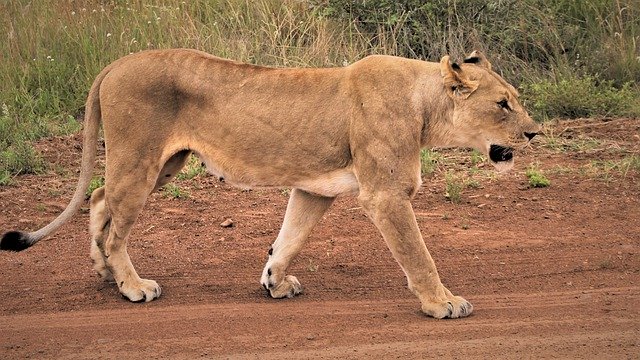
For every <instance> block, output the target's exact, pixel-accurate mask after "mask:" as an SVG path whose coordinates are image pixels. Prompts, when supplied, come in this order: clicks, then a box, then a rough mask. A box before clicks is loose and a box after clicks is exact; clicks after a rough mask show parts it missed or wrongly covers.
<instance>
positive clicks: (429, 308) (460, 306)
mask: <svg viewBox="0 0 640 360" xmlns="http://www.w3.org/2000/svg"><path fill="white" fill-rule="evenodd" d="M422 312H423V313H425V314H426V315H429V316H431V317H434V318H436V319H445V318H450V319H456V318H461V317H466V316H469V315H471V313H472V312H473V305H471V303H470V302H468V301H467V300H465V299H463V298H461V297H460V296H454V297H452V298H450V299H448V300H445V301H431V302H426V303H423V304H422Z"/></svg>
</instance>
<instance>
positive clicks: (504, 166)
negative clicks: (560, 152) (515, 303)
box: [440, 51, 540, 171]
mask: <svg viewBox="0 0 640 360" xmlns="http://www.w3.org/2000/svg"><path fill="white" fill-rule="evenodd" d="M440 72H441V75H442V78H443V83H444V86H445V89H446V92H447V94H448V95H449V97H450V98H451V99H453V102H454V109H453V119H452V121H453V126H454V128H455V129H456V131H455V135H454V136H456V141H455V142H456V143H457V144H456V145H458V146H470V147H473V148H475V149H477V150H478V151H481V152H482V153H484V154H485V155H487V156H488V157H489V159H491V162H492V163H493V165H494V166H495V167H496V169H497V170H498V171H506V170H509V169H510V168H512V167H513V153H514V149H517V148H522V147H524V146H526V145H527V144H528V142H529V141H530V140H531V139H532V138H533V137H534V136H535V135H536V134H537V133H538V132H539V131H540V126H539V125H538V124H537V123H535V122H534V121H533V119H531V117H529V114H527V112H526V111H525V109H524V108H523V107H522V106H521V105H520V103H519V102H518V96H519V94H518V91H517V90H516V89H515V88H514V87H513V86H511V85H510V84H509V83H507V82H506V81H505V80H504V79H503V78H502V77H501V76H500V75H498V74H497V73H495V72H494V71H493V70H491V64H490V63H489V61H487V59H486V58H485V57H484V56H483V55H482V54H481V53H479V52H477V51H474V52H472V53H471V54H470V55H469V56H468V57H467V58H466V59H465V60H464V62H463V63H462V64H460V65H458V64H456V63H451V61H450V60H449V56H445V57H443V58H442V60H441V61H440Z"/></svg>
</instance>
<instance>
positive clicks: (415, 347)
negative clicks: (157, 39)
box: [0, 119, 640, 359]
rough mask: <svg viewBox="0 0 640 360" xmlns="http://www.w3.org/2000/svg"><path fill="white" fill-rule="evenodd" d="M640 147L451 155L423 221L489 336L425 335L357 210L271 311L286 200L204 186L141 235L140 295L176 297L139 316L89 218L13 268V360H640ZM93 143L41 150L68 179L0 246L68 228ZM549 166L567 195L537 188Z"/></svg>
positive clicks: (566, 133)
mask: <svg viewBox="0 0 640 360" xmlns="http://www.w3.org/2000/svg"><path fill="white" fill-rule="evenodd" d="M639 134H640V120H632V119H609V120H579V121H562V122H559V123H555V124H553V123H552V124H548V125H547V126H546V135H547V136H546V137H539V138H537V139H536V140H535V141H534V144H533V146H532V148H531V149H528V150H526V151H525V152H524V153H520V154H519V155H520V157H519V158H517V161H518V163H517V165H516V168H515V169H514V171H512V172H510V173H508V174H504V175H496V174H494V173H493V171H492V170H491V169H490V165H488V164H486V162H480V163H478V162H477V161H478V156H477V155H473V154H471V153H470V152H468V151H452V150H447V151H439V152H437V154H435V155H433V156H434V157H435V159H436V162H435V166H434V168H435V169H434V171H433V173H432V174H430V175H429V174H427V175H425V179H424V180H425V181H424V185H423V187H422V189H421V191H420V192H419V193H418V195H417V196H416V198H415V200H414V201H413V205H414V209H415V212H416V216H417V219H418V222H419V224H420V227H421V229H422V233H423V236H424V239H425V241H426V243H427V246H428V248H429V249H430V251H431V253H432V255H433V257H434V258H435V260H436V264H437V265H438V268H439V271H440V275H441V278H442V281H443V282H444V283H445V284H446V285H447V286H448V287H449V288H450V289H451V290H452V291H453V292H454V293H456V294H459V295H462V296H464V297H466V298H467V299H468V300H469V301H471V302H472V303H473V304H474V309H475V311H474V313H473V315H472V316H471V317H468V318H465V319H457V320H435V319H432V318H428V317H425V316H423V315H421V313H420V312H419V302H418V300H417V299H416V298H415V297H414V296H413V295H412V294H411V293H410V291H409V290H407V288H406V280H405V278H404V276H403V273H402V271H401V270H400V268H399V266H398V265H397V264H396V262H395V261H394V260H393V258H392V257H391V254H390V252H389V251H388V249H387V248H386V247H385V244H384V242H383V240H382V238H381V236H380V235H379V234H378V232H377V231H376V229H375V228H374V226H373V225H372V224H371V223H370V221H368V219H367V217H366V216H365V215H364V213H363V211H362V210H361V209H360V208H359V205H358V203H357V201H356V200H355V199H353V198H341V199H339V200H338V201H337V202H336V203H335V204H334V206H333V207H332V208H331V209H330V211H329V212H328V213H327V214H326V216H325V217H324V219H323V220H322V221H321V223H320V224H319V225H318V226H317V228H316V229H315V230H314V232H313V233H312V235H311V237H310V239H309V242H308V244H307V246H306V247H305V248H304V250H303V251H302V253H301V254H300V256H299V257H298V258H297V260H296V262H295V263H294V265H293V266H292V268H291V269H290V271H289V273H291V274H295V275H297V276H298V278H299V279H300V281H301V282H302V284H303V286H304V287H305V290H304V293H303V294H302V295H301V296H299V297H297V298H295V299H285V300H273V299H270V298H268V297H267V296H266V294H265V293H264V291H263V289H262V287H261V286H260V284H259V278H260V274H261V271H262V266H263V265H264V262H265V261H266V257H267V250H268V248H269V245H270V243H271V242H272V241H273V240H274V239H275V236H276V235H277V232H278V228H279V225H280V221H281V219H282V216H283V213H284V209H285V206H286V202H287V190H283V189H277V190H276V189H272V190H252V191H242V190H239V189H236V188H233V187H230V186H228V185H226V184H224V183H220V182H219V181H218V180H217V179H215V178H214V177H208V176H203V175H198V176H196V177H195V178H193V179H189V180H180V181H176V182H175V184H177V186H178V187H177V188H173V189H172V191H165V192H163V193H156V194H154V195H152V196H151V197H150V199H149V201H148V203H147V206H146V208H145V211H144V213H143V214H142V215H141V216H140V218H139V221H138V222H137V225H136V227H135V229H134V231H133V233H132V237H131V239H130V246H129V250H130V254H131V257H132V259H133V262H134V264H135V265H136V267H137V269H138V271H139V273H140V275H141V276H142V277H146V278H150V279H155V280H157V281H158V282H159V283H160V284H161V285H162V287H163V295H162V297H161V298H160V299H159V300H157V301H154V302H152V303H147V304H133V303H129V302H128V301H126V300H124V299H123V298H122V297H121V296H120V295H119V294H118V291H117V289H116V287H115V285H114V284H109V283H106V282H103V281H102V280H100V279H99V278H98V277H97V276H96V275H95V274H94V272H93V271H92V269H91V261H90V259H89V256H88V250H89V241H88V239H89V236H88V232H87V224H88V214H87V211H86V209H85V210H84V211H83V212H82V213H80V214H78V215H77V216H76V217H75V218H74V219H73V220H72V221H71V222H70V223H68V224H67V225H66V226H65V227H64V228H63V229H62V230H60V231H59V232H58V233H57V234H55V235H54V236H51V237H50V238H48V239H46V240H44V241H42V242H41V243H39V244H38V245H37V246H35V247H33V248H31V249H28V250H26V251H24V252H20V253H12V252H2V253H0V358H2V359H17V358H60V359H76V358H78V359H86V358H141V357H144V358H179V359H180V358H188V359H191V358H197V357H203V358H234V359H236V358H237V359H253V358H256V359H258V358H259V359H268V358H299V359H333V358H342V359H358V358H371V357H374V356H375V357H377V358H383V359H387V358H394V359H395V358H400V359H422V358H435V357H446V358H460V359H467V358H489V357H492V358H593V359H603V358H618V359H637V358H640V340H639V338H640V316H639V315H640V310H639V309H640V306H639V305H640V256H639V255H640V247H639V245H640V170H639V165H638V160H639V155H640V135H639ZM80 143H81V142H80V136H79V135H76V136H69V137H61V138H53V139H48V140H44V141H42V142H41V143H39V144H38V148H39V150H40V151H41V152H42V154H43V156H44V157H45V158H46V159H47V160H48V161H50V162H51V163H52V164H53V165H52V166H51V167H50V170H49V171H48V172H47V173H46V174H42V175H37V176H34V175H29V176H21V177H18V178H16V179H15V183H14V185H12V186H5V187H0V231H6V230H11V229H14V228H16V227H17V228H20V229H28V230H32V229H35V228H38V227H39V226H41V225H43V224H45V223H47V222H48V221H50V220H51V219H52V218H53V217H55V216H56V215H57V214H58V213H59V212H60V211H61V210H62V209H63V208H64V206H65V205H66V203H67V201H68V200H69V198H70V196H71V193H72V191H73V188H74V187H75V182H76V176H77V171H76V169H77V166H78V161H79V158H80ZM532 164H533V165H532ZM532 166H533V167H536V168H537V169H539V170H540V171H542V173H543V174H544V175H545V176H546V177H547V178H549V180H550V181H551V186H549V187H546V188H534V187H531V186H530V185H529V182H528V178H527V176H526V175H525V171H526V169H527V168H528V167H532ZM99 168H100V169H99V170H97V171H102V169H101V167H99ZM447 184H448V185H449V191H448V195H449V198H447V197H446V196H445V194H447ZM455 185H459V186H462V191H461V193H460V196H459V200H458V201H457V202H454V201H452V200H456V194H455V191H454V189H453V187H454V186H455ZM176 195H182V197H181V198H176ZM227 218H231V219H232V220H233V224H234V225H233V226H232V227H230V228H223V227H221V226H220V224H221V223H222V222H223V221H224V220H225V219H227Z"/></svg>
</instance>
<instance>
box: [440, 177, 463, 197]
mask: <svg viewBox="0 0 640 360" xmlns="http://www.w3.org/2000/svg"><path fill="white" fill-rule="evenodd" d="M444 180H445V189H444V190H445V192H444V196H445V197H446V198H447V199H449V201H451V202H452V203H459V202H460V197H461V195H462V190H463V189H464V181H463V180H462V179H461V178H460V177H459V176H458V175H456V174H455V173H454V172H453V171H448V172H447V173H446V174H445V177H444Z"/></svg>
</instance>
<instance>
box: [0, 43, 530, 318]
mask: <svg viewBox="0 0 640 360" xmlns="http://www.w3.org/2000/svg"><path fill="white" fill-rule="evenodd" d="M100 123H102V127H103V130H104V141H105V144H106V179H105V185H104V187H101V188H99V189H97V190H95V191H94V192H93V194H92V196H91V219H90V226H89V229H90V233H91V257H92V258H93V261H94V268H95V270H96V271H97V272H98V273H100V275H102V276H103V277H104V278H105V279H113V280H114V281H115V283H116V284H117V286H118V288H119V290H120V292H121V293H122V294H123V295H124V296H125V297H127V298H128V299H129V300H131V301H151V300H153V299H155V298H157V297H159V296H160V286H158V284H157V283H156V282H155V281H153V280H146V279H141V278H140V277H139V276H138V274H137V273H136V271H135V269H134V268H133V265H132V264H131V261H130V259H129V255H128V253H127V237H128V235H129V232H130V230H131V226H132V225H133V223H134V221H135V219H136V217H137V216H138V214H139V213H140V211H141V210H142V208H143V206H144V203H145V201H146V199H147V196H148V195H149V194H150V193H151V192H153V191H154V190H157V189H158V188H159V187H161V186H163V185H165V184H166V183H168V182H169V181H170V180H171V179H172V178H173V177H174V176H175V175H176V173H178V172H179V171H180V169H181V168H182V167H183V166H184V164H185V162H186V161H187V159H188V157H189V155H190V154H191V153H195V154H197V155H198V156H199V157H200V159H202V161H204V162H205V163H206V165H207V168H208V170H209V171H210V172H212V173H213V174H216V175H217V176H220V177H224V179H225V181H227V182H229V183H233V184H237V185H240V186H244V187H251V186H275V187H291V188H293V190H292V191H291V198H290V200H289V204H288V206H287V210H286V213H285V215H284V221H283V224H282V228H281V230H280V233H279V234H278V237H277V238H276V240H275V242H274V243H273V246H272V247H271V249H270V250H269V260H268V261H267V264H266V266H265V268H264V271H263V272H262V278H261V280H260V281H261V283H262V285H263V286H264V287H265V289H267V291H268V292H269V293H270V294H271V296H272V297H274V298H282V297H291V296H294V295H296V294H299V293H300V292H301V290H302V287H301V286H300V282H298V280H297V279H296V278H295V277H294V276H292V275H288V274H287V273H286V272H287V268H288V267H289V264H291V261H292V260H293V258H294V257H295V256H296V255H297V254H298V252H299V251H300V249H301V248H302V246H303V245H304V243H305V241H306V239H307V237H308V235H309V233H310V232H311V230H312V229H313V227H314V225H315V224H316V223H317V222H318V220H319V219H320V218H321V217H322V215H323V214H324V212H325V211H326V210H327V209H328V208H329V206H330V205H331V203H332V202H333V200H334V199H335V197H336V196H339V195H344V194H349V195H354V196H357V197H358V201H359V202H360V204H361V205H362V208H363V209H364V211H365V212H366V213H367V214H368V215H369V217H370V218H371V220H372V221H373V222H374V223H375V225H376V226H377V228H378V229H379V230H380V232H381V233H382V236H383V238H384V240H385V241H386V243H387V245H388V247H389V249H390V250H391V252H392V254H393V256H394V257H395V259H396V260H397V261H398V263H399V264H400V266H401V267H402V269H403V270H404V272H405V274H406V276H407V279H408V283H409V288H410V289H411V290H412V291H413V292H414V293H415V294H416V296H417V297H418V298H419V299H420V302H421V304H422V311H423V312H424V313H425V314H427V315H430V316H433V317H436V318H446V317H450V318H457V317H463V316H467V315H469V314H470V313H471V311H472V309H473V308H472V306H471V304H470V303H469V302H468V301H466V300H465V299H463V298H461V297H459V296H455V295H453V294H452V293H451V292H450V291H449V290H448V289H447V288H446V287H444V285H443V284H442V283H441V282H440V277H439V276H438V271H437V270H436V266H435V264H434V262H433V259H432V258H431V256H430V255H429V252H428V251H427V248H426V246H425V244H424V241H423V240H422V236H421V235H420V231H419V229H418V223H417V222H416V218H415V216H414V213H413V209H412V207H411V203H410V200H411V198H412V197H413V196H414V195H415V194H416V192H417V191H418V188H419V187H420V184H421V178H420V149H421V148H423V147H436V146H459V147H472V148H475V149H478V150H479V151H481V152H483V153H484V154H486V155H487V156H488V157H489V158H490V159H491V161H492V162H493V163H494V164H495V166H496V167H497V168H498V170H506V169H509V168H510V167H511V166H512V165H513V156H514V149H517V148H518V147H520V146H523V145H526V143H527V142H528V141H529V140H530V139H531V138H532V137H533V136H534V135H535V134H536V133H537V132H538V130H539V127H538V125H537V124H536V123H534V122H533V121H532V120H531V118H530V117H529V116H528V115H527V112H526V111H525V110H524V109H523V108H522V106H521V105H520V103H519V102H518V92H517V91H516V90H515V88H514V87H513V86H511V85H509V84H508V83H507V82H506V81H505V80H503V79H502V78H501V77H500V76H499V75H498V74H496V73H495V72H494V71H492V69H491V64H490V63H489V62H488V61H487V59H486V58H485V57H484V56H483V55H482V54H480V53H478V52H473V53H472V54H471V55H470V56H469V57H468V58H467V59H465V60H464V62H463V63H461V64H459V65H458V64H456V63H451V62H450V60H449V57H448V56H445V57H443V58H442V60H441V61H440V63H431V62H424V61H417V60H409V59H403V58H398V57H391V56H369V57H366V58H364V59H362V60H360V61H358V62H356V63H354V64H352V65H349V66H346V67H342V68H325V69H277V68H267V67H260V66H254V65H247V64H241V63H237V62H234V61H229V60H224V59H220V58H217V57H215V56H212V55H209V54H206V53H203V52H200V51H195V50H186V49H176V50H159V51H144V52H140V53H137V54H133V55H129V56H126V57H124V58H122V59H119V60H117V61H115V62H114V63H112V64H111V65H109V66H107V67H106V68H105V69H104V70H103V71H102V72H101V73H100V74H99V75H98V77H97V78H96V80H95V82H94V83H93V86H92V87H91V91H90V93H89V97H88V99H87V103H86V115H85V122H84V145H83V153H82V167H81V172H80V179H79V181H78V185H77V188H76V191H75V193H74V195H73V198H72V200H71V202H70V203H69V205H68V206H67V208H66V209H65V210H64V211H63V212H62V214H60V215H59V216H58V217H57V218H56V219H55V220H54V221H53V222H51V223H50V224H49V225H47V226H45V227H44V228H42V229H40V230H37V231H34V232H30V233H24V232H17V231H12V232H8V233H6V234H5V235H4V236H3V238H2V240H1V242H0V248H2V249H4V250H15V251H19V250H23V249H25V248H27V247H29V246H31V245H33V244H35V243H36V242H38V241H39V240H40V239H42V238H43V237H45V236H47V235H50V234H51V233H53V232H54V231H55V230H56V229H58V228H59V227H60V226H61V225H62V224H63V223H64V222H66V221H67V220H69V219H70V218H71V217H72V216H73V214H74V213H75V212H76V211H77V210H78V209H79V208H80V206H81V205H82V203H83V201H84V194H85V191H86V189H87V187H88V185H89V182H90V180H91V176H92V171H93V167H94V162H95V157H96V146H97V142H98V130H99V127H100Z"/></svg>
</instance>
